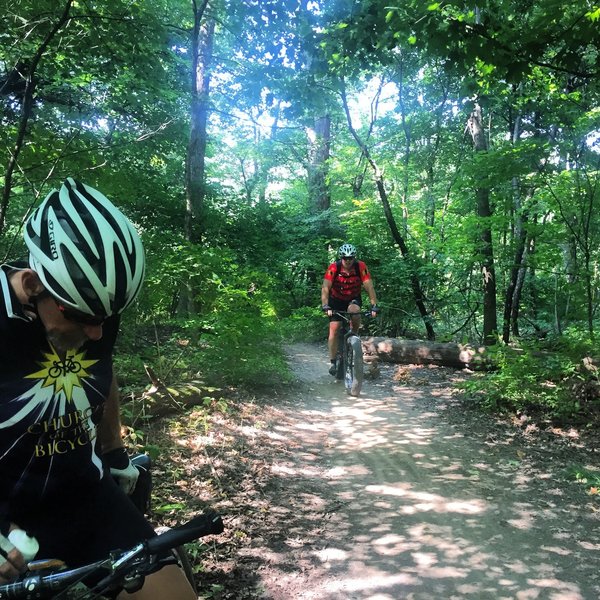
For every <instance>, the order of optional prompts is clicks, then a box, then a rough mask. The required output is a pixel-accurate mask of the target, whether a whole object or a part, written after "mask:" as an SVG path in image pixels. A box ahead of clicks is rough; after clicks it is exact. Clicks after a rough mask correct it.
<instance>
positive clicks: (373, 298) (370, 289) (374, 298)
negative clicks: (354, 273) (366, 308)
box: [363, 279, 377, 306]
mask: <svg viewBox="0 0 600 600" xmlns="http://www.w3.org/2000/svg"><path fill="white" fill-rule="evenodd" d="M363 287H364V288H365V291H366V292H367V294H369V300H370V301H371V306H375V305H376V304H377V295H376V294H375V287H374V286H373V280H372V279H367V280H366V281H363Z"/></svg>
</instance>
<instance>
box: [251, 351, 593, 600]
mask: <svg viewBox="0 0 600 600" xmlns="http://www.w3.org/2000/svg"><path fill="white" fill-rule="evenodd" d="M290 356H291V357H292V364H293V365H294V369H295V371H296V374H297V376H298V379H299V381H300V383H301V390H302V391H301V392H299V393H298V395H297V397H294V398H290V399H289V402H288V403H287V404H286V405H285V406H284V407H281V406H280V409H281V411H280V414H279V416H278V420H277V423H275V424H273V425H272V427H273V431H272V433H274V434H277V435H278V436H281V437H282V438H283V439H285V440H286V441H285V446H286V448H288V449H289V450H290V451H289V452H286V453H285V454H282V455H281V457H280V459H278V460H276V461H275V462H274V464H273V465H271V470H272V473H273V475H275V476H276V478H279V481H278V482H277V483H272V484H271V485H270V487H269V488H268V489H266V490H265V494H266V495H267V497H270V496H271V495H272V501H275V499H277V500H278V501H279V502H280V503H282V504H283V503H284V501H282V497H285V495H286V490H287V494H288V497H287V500H288V502H289V505H288V508H287V509H286V508H284V507H283V506H282V508H281V511H282V539H281V545H280V546H279V547H278V548H277V549H276V550H277V552H276V553H274V552H273V548H271V549H267V548H264V547H263V548H261V547H260V544H257V545H255V546H254V547H253V548H251V549H249V552H250V553H254V554H255V555H256V556H259V555H260V553H261V552H265V553H266V552H271V554H270V555H269V556H270V558H269V560H267V561H266V564H265V565H264V566H263V567H262V568H261V570H260V577H261V586H262V588H263V590H264V595H263V596H262V597H263V598H270V599H272V600H290V599H298V600H326V599H327V600H338V599H340V600H358V599H360V600H366V599H370V600H397V599H404V598H406V599H409V600H429V599H436V600H439V599H459V598H477V599H490V600H500V599H518V600H529V599H549V600H559V599H560V600H581V599H584V600H587V599H589V600H592V599H597V598H600V581H599V574H598V550H599V549H600V543H599V542H598V539H597V527H598V514H597V512H595V510H594V509H593V503H592V501H591V500H590V499H589V498H588V497H586V495H585V493H584V491H583V488H581V487H578V486H575V485H574V484H572V483H569V482H567V481H566V479H565V469H566V468H567V467H568V466H569V465H570V464H571V462H572V461H573V458H574V454H573V453H574V452H576V451H577V449H574V448H572V447H571V446H569V447H568V448H567V450H568V451H565V452H563V453H561V448H560V447H559V448H557V447H546V445H545V444H544V443H543V442H542V441H539V443H538V442H536V441H535V440H530V439H525V437H524V436H523V435H522V433H521V432H520V431H519V430H516V429H514V428H511V427H508V426H502V425H499V424H498V423H496V422H494V421H493V420H492V419H487V418H484V417H481V416H477V415H474V414H473V413H470V412H468V411H464V410H462V409H461V408H460V405H458V404H457V403H456V401H455V399H454V396H453V392H452V386H453V384H454V382H455V380H457V379H460V378H461V377H463V375H461V374H460V373H458V372H454V371H452V370H448V369H436V370H432V369H428V368H427V367H410V368H409V367H407V368H406V370H405V375H406V377H407V378H408V381H407V382H406V383H404V384H403V383H401V382H396V381H394V380H393V378H392V373H393V371H394V367H392V366H385V365H384V366H382V375H381V377H380V378H379V379H377V380H374V381H366V382H365V385H364V387H363V392H362V394H361V397H359V398H352V397H350V396H346V394H345V392H344V389H343V386H342V385H341V384H339V383H337V384H336V383H334V382H333V379H332V378H331V377H330V376H329V375H328V374H327V366H328V365H327V361H326V359H325V349H324V348H321V347H317V346H311V345H296V346H294V347H292V348H290ZM579 458H581V460H585V459H586V456H585V454H584V453H583V451H582V452H581V457H579ZM275 492H276V493H275ZM282 555H285V558H282Z"/></svg>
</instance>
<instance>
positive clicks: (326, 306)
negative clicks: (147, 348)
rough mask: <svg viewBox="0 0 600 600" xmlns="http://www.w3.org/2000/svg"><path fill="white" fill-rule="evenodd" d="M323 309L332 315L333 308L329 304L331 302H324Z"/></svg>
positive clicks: (328, 314) (329, 315)
mask: <svg viewBox="0 0 600 600" xmlns="http://www.w3.org/2000/svg"><path fill="white" fill-rule="evenodd" d="M321 310H322V311H323V312H324V313H325V314H326V315H327V316H328V317H331V315H333V309H332V308H331V306H329V304H323V306H322V307H321Z"/></svg>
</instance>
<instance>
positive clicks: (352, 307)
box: [348, 298, 360, 333]
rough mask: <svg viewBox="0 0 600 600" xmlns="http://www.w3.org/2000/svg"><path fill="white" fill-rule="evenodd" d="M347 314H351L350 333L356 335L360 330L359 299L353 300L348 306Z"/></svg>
mask: <svg viewBox="0 0 600 600" xmlns="http://www.w3.org/2000/svg"><path fill="white" fill-rule="evenodd" d="M348 312H349V313H352V331H354V333H358V330H359V328H360V298H355V299H354V300H352V302H350V304H348ZM355 315H356V316H355Z"/></svg>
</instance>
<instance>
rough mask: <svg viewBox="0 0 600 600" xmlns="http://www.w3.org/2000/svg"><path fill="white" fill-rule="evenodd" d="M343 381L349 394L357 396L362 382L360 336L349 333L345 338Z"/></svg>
mask: <svg viewBox="0 0 600 600" xmlns="http://www.w3.org/2000/svg"><path fill="white" fill-rule="evenodd" d="M345 350H346V360H345V369H344V383H345V385H346V391H347V392H348V393H349V394H350V395H351V396H358V395H359V394H360V390H361V388H362V383H363V355H362V344H361V342H360V338H359V337H358V336H356V335H351V336H350V337H348V339H347V340H346V348H345Z"/></svg>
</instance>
